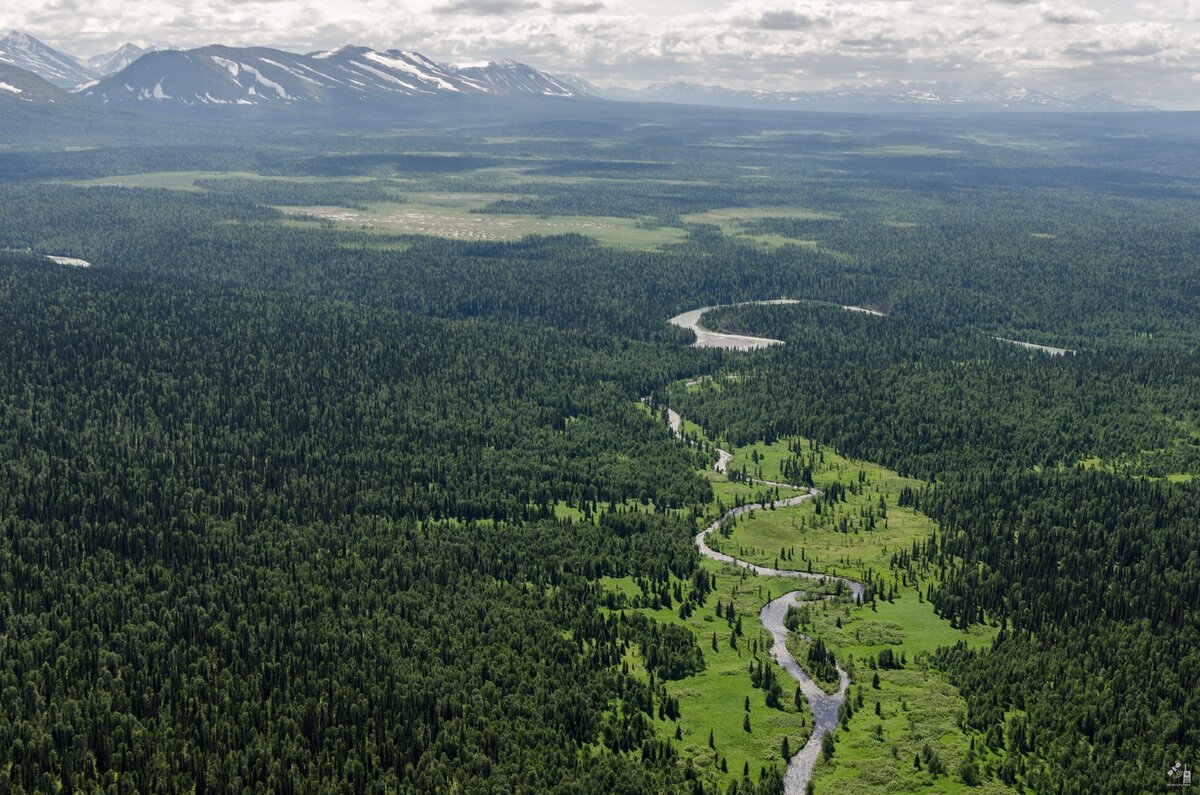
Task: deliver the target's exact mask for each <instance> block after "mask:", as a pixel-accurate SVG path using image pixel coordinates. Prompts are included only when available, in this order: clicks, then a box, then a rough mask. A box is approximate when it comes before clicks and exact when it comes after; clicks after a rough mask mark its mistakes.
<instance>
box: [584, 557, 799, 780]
mask: <svg viewBox="0 0 1200 795" xmlns="http://www.w3.org/2000/svg"><path fill="white" fill-rule="evenodd" d="M702 568H703V569H704V570H705V571H707V572H709V573H710V574H711V575H713V576H714V577H715V578H716V587H715V589H714V590H713V592H712V593H711V594H710V595H709V596H708V598H707V600H706V601H705V603H704V605H703V606H702V607H701V608H699V609H698V610H696V611H695V612H694V613H693V614H692V615H691V616H690V617H689V618H687V619H683V618H680V616H679V614H678V612H677V609H669V608H659V609H657V610H654V609H650V608H639V609H640V610H641V611H642V612H643V613H645V614H646V615H648V616H651V617H652V618H654V619H655V620H658V621H662V622H664V623H671V624H677V625H681V626H684V627H686V628H687V629H689V630H690V631H691V632H692V633H693V635H695V637H696V642H697V644H698V645H699V646H700V648H701V649H702V651H703V653H704V663H705V668H704V670H703V671H701V672H700V673H698V674H696V675H694V676H690V677H688V678H686V679H683V680H679V681H673V682H667V683H666V688H667V692H668V693H669V694H670V695H671V696H673V697H675V698H677V699H678V700H679V706H680V720H679V723H678V729H679V732H678V737H677V736H676V734H675V724H674V722H671V721H658V723H662V724H664V725H663V726H662V727H660V729H659V734H660V735H661V736H662V737H664V738H665V739H669V740H670V741H671V742H672V743H674V744H675V746H676V748H677V750H678V751H679V753H680V756H681V757H682V758H685V759H691V760H692V763H693V764H694V765H695V766H696V768H697V769H698V770H700V771H703V772H704V773H705V774H706V775H707V776H708V777H709V778H710V779H711V780H714V781H718V782H720V783H721V785H722V788H723V787H724V786H727V785H728V784H729V783H730V782H732V781H734V780H736V779H740V778H741V776H742V772H743V770H745V769H748V770H749V772H750V777H751V779H752V780H755V781H757V780H758V778H759V776H760V775H761V772H762V770H763V769H764V768H767V767H772V766H773V767H775V768H776V769H777V770H780V771H782V770H783V769H784V767H786V763H785V761H784V759H783V755H782V746H783V739H784V737H787V739H788V744H789V747H790V748H791V749H792V750H793V751H795V750H799V749H800V748H801V747H802V746H803V745H804V743H805V742H807V740H808V735H809V734H810V733H811V731H812V717H811V715H810V714H809V712H808V708H807V705H806V704H803V702H802V706H800V707H797V706H796V697H795V689H796V686H795V682H794V680H792V679H791V677H789V676H788V675H787V673H786V672H785V671H783V669H781V668H779V667H778V666H777V665H776V664H775V663H774V662H773V661H771V659H770V657H769V655H768V654H767V649H768V648H770V645H771V640H770V635H769V633H767V631H766V630H764V629H763V628H762V626H761V625H760V624H759V623H758V612H759V610H761V609H762V607H763V605H765V604H766V603H767V602H769V601H770V600H771V599H772V598H774V597H777V596H780V595H782V594H784V593H787V592H788V591H792V590H795V589H796V583H795V581H793V580H786V579H778V578H768V577H757V576H755V575H753V574H751V573H749V572H745V571H739V570H735V569H733V568H732V567H730V566H725V565H722V564H719V563H715V562H713V561H708V560H705V561H704V562H703V563H702ZM603 585H604V586H605V588H606V589H607V590H609V591H610V592H613V593H619V594H624V595H625V596H626V598H627V599H632V598H634V597H635V596H638V595H640V594H641V593H642V591H641V588H640V587H639V586H638V584H637V583H635V582H634V581H633V580H631V579H630V578H624V579H613V578H608V579H606V580H605V581H604V582H603ZM718 601H719V602H721V603H722V604H723V605H726V606H727V605H729V604H730V603H732V604H733V606H734V607H733V609H734V616H735V619H734V624H735V626H736V623H737V620H738V619H740V620H741V623H742V628H743V629H742V631H743V634H742V635H741V636H739V637H737V638H736V646H735V645H734V643H731V638H732V637H733V635H734V630H733V629H732V628H731V626H730V624H729V621H728V619H727V618H726V617H724V615H722V616H717V613H716V605H717V603H718ZM722 612H723V614H724V612H725V608H723V609H722ZM714 636H715V637H716V642H715V646H716V648H715V649H714ZM758 661H762V662H763V663H764V664H765V665H768V666H770V667H771V668H772V669H774V671H775V674H776V677H777V679H778V681H779V682H780V683H781V684H782V685H783V697H782V699H781V703H780V705H779V707H777V708H772V707H769V706H768V705H767V699H766V692H765V691H763V690H761V689H758V688H755V687H754V686H753V684H752V683H751V680H750V675H749V665H750V664H751V662H754V663H755V664H757V662H758ZM632 667H633V666H631V668H632ZM634 670H639V669H636V668H634ZM640 672H641V673H643V675H645V671H644V669H640ZM747 699H749V704H750V709H749V712H747V711H746V703H747ZM747 716H749V723H750V730H749V731H746V729H745V724H744V721H745V720H746V718H747ZM667 724H669V725H667ZM710 735H711V737H712V746H710V745H709V737H710Z"/></svg>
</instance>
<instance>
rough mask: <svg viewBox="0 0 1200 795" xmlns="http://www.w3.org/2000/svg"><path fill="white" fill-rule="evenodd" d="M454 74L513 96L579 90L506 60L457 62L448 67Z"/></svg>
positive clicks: (565, 94) (568, 93)
mask: <svg viewBox="0 0 1200 795" xmlns="http://www.w3.org/2000/svg"><path fill="white" fill-rule="evenodd" d="M451 68H452V69H453V70H454V74H456V75H459V76H460V77H462V78H463V79H465V80H470V81H472V82H474V83H475V84H476V85H479V86H486V87H487V89H488V91H489V93H493V94H503V95H513V94H533V95H535V96H536V95H541V96H548V97H573V96H576V95H578V94H580V93H581V92H580V91H579V90H578V88H574V87H572V86H570V85H568V84H567V83H565V82H563V81H561V80H559V79H557V78H555V77H551V76H550V75H548V74H546V73H545V72H539V71H538V70H537V69H534V68H533V67H532V66H528V65H526V64H523V63H517V62H516V61H510V60H508V59H505V60H502V61H487V62H486V63H478V64H460V65H457V66H453V67H451Z"/></svg>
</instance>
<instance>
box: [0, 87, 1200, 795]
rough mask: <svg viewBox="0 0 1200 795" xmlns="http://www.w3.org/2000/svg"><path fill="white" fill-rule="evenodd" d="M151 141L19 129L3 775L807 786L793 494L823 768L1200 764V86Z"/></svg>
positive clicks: (1011, 771) (871, 783)
mask: <svg viewBox="0 0 1200 795" xmlns="http://www.w3.org/2000/svg"><path fill="white" fill-rule="evenodd" d="M135 121H136V119H135V120H133V121H130V120H126V121H125V122H122V123H123V124H126V125H131V124H134V122H135ZM137 135H138V136H139V137H140V140H141V142H140V143H139V145H132V144H131V143H130V140H131V139H130V131H129V129H128V128H126V127H116V126H114V127H112V128H109V127H106V126H104V125H103V124H95V123H92V122H89V123H88V124H87V125H83V124H81V125H79V127H77V128H76V127H73V126H72V125H70V124H65V125H63V126H61V127H54V128H51V129H38V130H36V131H34V130H32V129H22V128H21V127H20V126H19V125H17V126H12V125H8V126H6V125H4V124H3V123H2V122H0V525H2V526H3V533H2V535H0V583H2V587H0V791H12V792H59V791H67V792H75V791H80V792H101V791H103V792H159V791H172V792H197V793H200V792H242V791H247V792H266V791H273V792H345V791H362V792H410V793H425V792H463V793H468V792H471V793H474V792H480V793H482V792H514V793H536V792H564V793H566V792H570V793H647V792H679V793H731V792H732V793H741V794H742V795H745V793H763V794H764V795H766V794H767V793H778V792H782V791H783V771H784V769H785V767H786V757H787V755H788V752H789V751H790V752H794V751H797V750H799V748H800V747H801V746H802V745H803V743H804V740H805V739H806V738H807V736H808V734H809V732H810V730H811V726H812V717H811V715H809V714H808V713H807V705H806V704H805V703H804V701H803V699H802V698H801V696H800V694H799V692H798V691H797V693H796V694H795V697H794V698H793V695H792V688H793V687H794V684H795V683H794V682H791V681H790V680H787V679H786V674H785V673H783V672H782V669H779V668H777V667H776V666H775V665H774V663H773V662H771V660H770V658H769V657H768V655H767V653H766V649H767V645H768V644H767V643H766V642H765V640H764V638H763V633H762V631H761V627H760V626H759V625H758V610H759V609H760V608H761V607H762V605H764V604H766V602H767V601H769V600H770V597H771V595H772V594H773V595H775V596H778V595H779V594H780V593H782V591H781V586H780V585H779V583H778V582H774V581H770V582H768V581H766V579H765V578H755V577H753V576H751V575H749V574H748V573H744V572H742V573H739V572H738V571H737V570H734V569H732V568H731V567H724V566H723V565H721V564H716V563H713V562H712V561H701V559H700V557H699V555H698V554H697V551H696V547H695V544H694V543H693V536H694V535H695V534H696V532H697V531H698V530H700V529H701V528H702V527H703V526H704V525H705V524H706V523H707V522H708V521H709V520H711V519H712V518H714V516H715V515H717V514H718V513H719V512H721V511H723V510H725V509H726V508H728V507H730V506H732V505H735V504H739V503H741V502H748V501H751V499H753V498H755V497H756V496H757V495H761V489H762V488H763V487H762V485H761V484H759V485H757V486H756V485H755V481H756V480H757V481H761V480H763V479H764V478H765V479H767V480H785V481H787V482H788V483H792V484H794V485H795V486H797V487H798V488H801V487H808V486H812V485H816V486H817V487H819V488H822V489H823V490H824V491H825V494H824V496H823V497H822V498H821V499H820V500H819V501H817V502H816V503H815V504H814V503H810V504H808V505H807V506H798V507H796V508H788V509H785V510H784V509H781V510H780V511H779V512H778V515H777V516H775V515H772V516H771V517H769V518H768V519H763V520H762V521H761V522H760V523H759V524H754V523H753V522H746V523H745V524H743V525H739V526H738V527H737V528H736V530H735V531H734V532H732V534H727V536H728V538H727V539H726V540H724V541H723V542H722V543H723V544H724V546H723V547H722V548H723V549H727V550H728V549H731V548H736V547H735V546H734V545H738V544H741V545H742V548H741V550H740V551H741V552H742V553H743V556H746V557H748V559H749V558H756V556H757V558H756V559H761V561H762V562H764V563H769V564H773V565H775V566H776V567H777V568H788V567H791V568H802V567H804V566H805V565H806V563H805V562H807V566H808V567H809V568H810V569H812V570H815V571H818V572H819V571H822V570H824V569H822V568H821V567H822V566H827V567H829V569H830V570H831V571H832V569H834V568H836V569H837V571H838V573H839V574H842V575H844V576H851V577H855V578H856V579H860V580H862V581H864V582H867V583H868V590H867V598H866V599H865V600H864V601H863V603H862V604H855V603H853V602H851V601H845V600H843V601H842V602H833V601H831V602H830V603H829V604H827V605H824V606H822V607H820V608H813V609H812V610H811V611H806V612H804V614H803V615H800V614H797V615H794V616H792V617H791V618H790V619H789V620H790V621H791V622H792V625H793V626H795V627H802V628H803V631H804V632H805V633H806V634H808V635H810V636H812V637H813V638H814V640H813V642H812V643H809V644H806V645H804V646H803V648H801V647H797V657H798V658H800V659H801V661H802V662H804V663H806V664H807V665H808V666H809V667H810V673H812V674H813V675H814V676H815V678H817V679H818V680H826V681H828V680H829V677H830V670H831V668H830V665H829V661H830V660H832V659H834V655H836V659H837V660H838V661H839V662H841V663H844V664H845V665H846V667H847V670H849V671H850V673H851V680H852V681H851V690H850V692H851V698H850V699H848V701H847V704H848V705H849V708H848V709H845V710H844V711H843V715H842V726H841V728H839V730H838V731H837V732H836V733H835V736H834V739H833V740H832V741H831V742H829V743H828V746H827V748H826V749H825V750H824V752H823V753H822V755H821V759H820V760H819V761H818V763H817V767H816V772H815V776H814V778H813V780H812V784H811V786H812V789H813V790H814V791H815V792H910V791H929V792H959V791H972V790H978V791H980V792H1014V791H1015V792H1020V791H1029V792H1046V793H1083V792H1094V791H1098V789H1100V790H1103V791H1111V792H1130V793H1133V792H1144V791H1158V790H1161V789H1163V788H1165V786H1166V785H1167V784H1168V783H1169V781H1170V779H1168V777H1167V771H1168V770H1169V769H1170V768H1171V766H1172V765H1173V764H1175V763H1176V762H1177V761H1178V762H1181V763H1183V764H1184V765H1189V764H1190V765H1191V766H1192V767H1200V648H1198V643H1200V486H1198V485H1196V483H1195V482H1194V481H1193V478H1194V477H1195V476H1197V475H1198V474H1200V361H1198V359H1197V354H1198V352H1200V212H1198V210H1200V167H1197V163H1200V160H1198V159H1197V158H1196V153H1197V148H1198V147H1200V126H1197V125H1196V124H1195V123H1194V122H1193V121H1192V120H1191V119H1190V118H1188V117H1182V116H1160V115H1155V114H1125V115H1110V116H1000V115H998V116H995V117H953V118H950V117H947V118H942V117H901V116H891V117H872V116H837V115H822V114H802V113H775V114H768V113H761V114H755V113H746V112H738V113H736V114H734V113H729V112H723V111H716V110H712V109H688V108H674V109H671V108H667V107H657V106H656V107H629V106H623V105H611V106H606V105H603V104H590V103H579V104H571V103H565V104H563V106H562V107H561V108H560V109H558V110H556V111H555V112H554V113H549V112H547V113H545V114H542V115H541V116H539V117H536V118H526V119H521V120H515V119H513V118H509V117H506V116H505V115H504V114H502V113H494V114H489V115H486V116H485V117H483V118H480V119H474V120H469V119H464V118H459V117H453V118H444V119H439V118H427V119H426V118H423V119H420V120H411V119H410V120H407V121H406V124H405V125H403V126H401V125H399V124H397V125H393V126H388V125H380V124H378V123H376V124H374V125H373V126H372V127H371V128H370V129H361V130H347V129H337V128H335V127H333V126H329V125H326V126H323V127H322V126H313V127H312V128H306V129H282V128H281V127H280V126H279V125H278V124H274V123H272V124H267V123H265V122H263V121H262V120H255V121H239V120H237V119H236V118H235V117H232V116H228V117H221V118H217V119H207V120H201V121H197V122H195V123H192V124H188V125H181V126H179V127H176V126H174V125H173V124H171V123H169V122H167V121H165V120H163V119H159V118H151V119H147V120H146V121H145V124H144V127H143V128H141V129H140V130H139V131H138V132H137ZM218 136H219V137H218ZM216 141H219V142H220V143H215V142H216ZM42 255H57V256H67V257H73V258H79V259H83V260H86V261H87V262H89V263H90V267H86V268H85V267H71V266H66V265H61V264H56V263H54V262H52V261H50V260H47V259H45V258H44V257H43V256H42ZM781 297H786V298H790V299H797V300H798V301H799V303H793V304H786V305H770V306H761V305H759V306H727V307H725V308H722V309H718V310H714V311H712V312H710V313H708V314H707V315H706V316H705V319H704V323H705V324H706V325H708V326H709V327H711V328H712V329H714V330H724V331H730V332H736V333H743V334H755V335H761V336H768V337H772V338H776V339H779V340H782V341H784V342H785V344H784V345H781V346H774V347H771V348H768V349H765V350H760V351H754V352H734V351H719V350H705V349H697V348H692V347H690V343H691V341H692V339H693V337H692V334H691V332H689V331H685V330H683V329H680V328H677V327H675V326H672V325H669V324H668V323H667V319H668V318H670V317H671V316H673V315H675V314H677V313H680V312H683V311H685V310H690V309H695V308H698V307H702V306H711V305H718V304H735V303H737V302H743V301H752V300H759V299H774V298H781ZM847 306H850V307H859V308H867V309H870V310H872V313H866V312H858V311H847V310H846V309H844V308H843V307H847ZM1011 340H1017V341H1023V342H1032V343H1038V344H1044V345H1049V346H1054V347H1058V348H1064V349H1068V351H1069V352H1068V353H1067V354H1065V355H1061V356H1052V355H1048V354H1046V353H1043V352H1039V351H1035V350H1030V349H1028V348H1024V347H1020V346H1017V345H1014V344H1012V342H1011ZM646 396H649V397H650V400H649V405H652V406H653V407H654V408H653V409H651V410H647V404H645V403H643V402H642V398H644V397H646ZM665 406H670V407H671V408H673V409H675V410H677V411H679V412H680V413H681V414H682V415H683V416H684V417H685V418H686V419H687V421H688V422H687V424H686V426H685V428H684V434H685V436H687V437H689V438H690V439H691V440H692V441H693V442H695V444H692V445H687V444H682V443H680V441H679V440H677V439H676V438H674V437H673V435H672V433H671V432H670V430H669V429H668V427H667V424H666V422H665V418H664V416H663V415H662V414H661V412H659V411H657V409H658V408H660V407H665ZM718 442H719V443H720V444H721V446H722V447H724V448H726V449H730V450H732V451H733V452H734V453H735V459H734V465H733V468H732V469H731V473H730V474H729V475H722V476H718V475H716V474H715V473H713V471H712V463H713V461H714V459H715V454H714V453H713V451H712V449H711V446H710V445H711V444H712V443H718ZM756 489H757V490H756ZM822 512H823V513H822ZM754 521H759V520H754ZM873 534H877V535H873ZM768 543H769V544H770V545H771V547H770V548H769V549H767V548H766V544H768ZM760 547H761V548H760ZM852 630H853V632H852ZM898 660H903V662H902V663H901V662H898ZM780 682H783V683H784V684H786V688H785V687H782V686H780ZM729 705H732V708H729Z"/></svg>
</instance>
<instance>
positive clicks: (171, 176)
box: [66, 171, 375, 192]
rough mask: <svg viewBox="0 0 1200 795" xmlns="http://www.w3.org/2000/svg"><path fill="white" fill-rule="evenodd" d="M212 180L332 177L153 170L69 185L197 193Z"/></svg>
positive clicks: (321, 179) (346, 179)
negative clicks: (199, 183) (203, 183)
mask: <svg viewBox="0 0 1200 795" xmlns="http://www.w3.org/2000/svg"><path fill="white" fill-rule="evenodd" d="M210 179H259V180H271V181H286V182H310V183H323V182H329V181H330V180H329V179H328V178H326V177H282V176H280V177H276V176H272V177H265V176H263V175H261V174H254V173H252V172H248V171H154V172H149V173H143V174H121V175H118V176H113V177H97V178H95V179H84V180H71V181H68V182H67V183H66V184H68V185H75V186H77V187H81V188H95V187H119V188H160V189H164V190H178V191H188V192H195V191H199V190H201V188H200V187H199V186H197V185H196V183H197V182H201V181H204V180H210ZM373 181H375V179H374V178H373V177H339V178H338V179H337V180H336V182H373Z"/></svg>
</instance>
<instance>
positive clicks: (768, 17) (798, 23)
mask: <svg viewBox="0 0 1200 795" xmlns="http://www.w3.org/2000/svg"><path fill="white" fill-rule="evenodd" d="M823 21H824V20H822V19H817V18H814V17H810V16H808V15H807V14H801V13H798V12H796V11H791V10H787V9H783V10H778V11H764V12H762V14H761V15H760V16H759V18H758V27H760V28H762V29H763V30H804V29H805V28H811V27H812V26H813V25H817V24H820V23H821V22H823Z"/></svg>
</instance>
